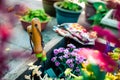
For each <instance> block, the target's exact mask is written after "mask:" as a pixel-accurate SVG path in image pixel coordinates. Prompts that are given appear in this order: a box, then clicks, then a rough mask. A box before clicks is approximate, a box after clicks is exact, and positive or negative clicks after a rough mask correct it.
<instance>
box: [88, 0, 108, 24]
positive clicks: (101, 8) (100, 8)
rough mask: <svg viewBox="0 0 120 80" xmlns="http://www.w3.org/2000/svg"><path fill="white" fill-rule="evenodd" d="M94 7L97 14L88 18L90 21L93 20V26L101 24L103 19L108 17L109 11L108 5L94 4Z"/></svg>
mask: <svg viewBox="0 0 120 80" xmlns="http://www.w3.org/2000/svg"><path fill="white" fill-rule="evenodd" d="M93 7H94V8H95V10H96V14H95V15H93V16H91V17H90V18H88V20H92V21H93V25H95V24H100V21H101V19H102V18H103V17H104V16H105V15H106V13H107V12H108V11H109V9H108V8H107V6H106V4H104V3H102V2H95V3H93Z"/></svg>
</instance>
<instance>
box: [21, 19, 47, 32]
mask: <svg viewBox="0 0 120 80" xmlns="http://www.w3.org/2000/svg"><path fill="white" fill-rule="evenodd" d="M47 23H48V21H45V22H41V29H42V31H43V30H44V29H45V28H46V25H47ZM21 24H22V26H23V28H24V29H25V30H26V31H27V26H29V25H31V23H30V22H26V21H23V20H21Z"/></svg>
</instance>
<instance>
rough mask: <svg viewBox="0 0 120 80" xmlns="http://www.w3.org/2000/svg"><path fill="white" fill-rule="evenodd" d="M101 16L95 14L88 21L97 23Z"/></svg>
mask: <svg viewBox="0 0 120 80" xmlns="http://www.w3.org/2000/svg"><path fill="white" fill-rule="evenodd" d="M101 16H102V15H101V14H95V15H93V16H91V17H89V18H88V20H95V21H99V20H100V17H101Z"/></svg>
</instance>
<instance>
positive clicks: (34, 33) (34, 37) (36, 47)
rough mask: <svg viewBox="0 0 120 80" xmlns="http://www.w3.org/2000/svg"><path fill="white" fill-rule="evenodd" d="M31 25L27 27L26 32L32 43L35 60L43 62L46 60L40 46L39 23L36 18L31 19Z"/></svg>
mask: <svg viewBox="0 0 120 80" xmlns="http://www.w3.org/2000/svg"><path fill="white" fill-rule="evenodd" d="M31 24H32V25H30V26H28V27H27V32H28V34H29V36H30V40H31V41H32V43H33V52H34V53H35V54H36V57H37V58H40V59H41V60H42V61H45V60H46V59H47V58H46V52H45V51H44V49H43V45H42V34H41V23H40V21H39V19H38V18H33V19H32V22H31ZM31 46H32V44H31Z"/></svg>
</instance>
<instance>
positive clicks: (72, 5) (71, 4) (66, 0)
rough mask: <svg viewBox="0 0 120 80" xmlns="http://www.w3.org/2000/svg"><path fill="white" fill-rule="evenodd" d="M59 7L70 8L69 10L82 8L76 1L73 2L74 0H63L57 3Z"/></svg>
mask: <svg viewBox="0 0 120 80" xmlns="http://www.w3.org/2000/svg"><path fill="white" fill-rule="evenodd" d="M78 2H79V1H78ZM59 7H61V8H63V9H66V10H71V11H79V10H81V9H82V8H81V6H79V5H78V4H77V3H74V1H70V0H64V1H63V2H62V3H61V4H60V5H59Z"/></svg>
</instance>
